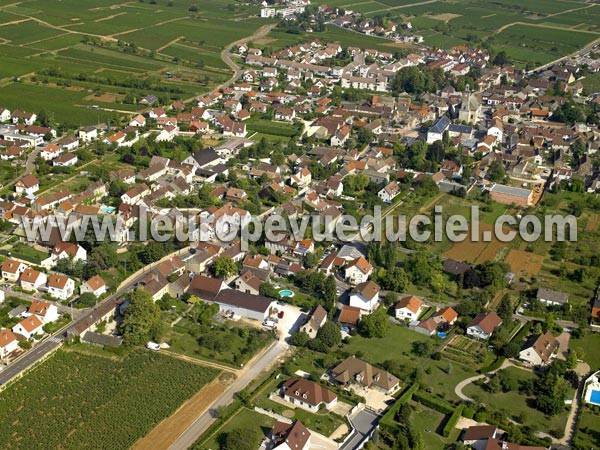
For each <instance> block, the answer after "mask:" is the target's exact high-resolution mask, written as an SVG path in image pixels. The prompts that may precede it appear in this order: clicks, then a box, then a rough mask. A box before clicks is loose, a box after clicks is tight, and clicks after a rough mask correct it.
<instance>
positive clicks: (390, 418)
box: [381, 383, 419, 426]
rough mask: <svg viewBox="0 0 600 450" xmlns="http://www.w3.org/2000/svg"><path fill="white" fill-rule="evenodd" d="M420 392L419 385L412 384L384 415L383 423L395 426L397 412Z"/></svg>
mask: <svg viewBox="0 0 600 450" xmlns="http://www.w3.org/2000/svg"><path fill="white" fill-rule="evenodd" d="M418 390H419V383H413V384H411V385H410V386H409V387H408V388H407V389H405V390H404V392H402V394H401V395H400V396H399V397H398V399H397V400H396V402H395V403H394V405H393V406H392V407H391V408H390V409H389V410H388V411H387V412H386V413H385V414H384V416H383V417H382V418H381V423H385V424H387V425H392V426H395V425H396V423H395V420H394V417H396V412H398V410H399V409H400V407H401V406H402V405H403V404H404V403H406V402H408V401H409V400H410V399H411V398H412V396H413V394H414V393H415V392H417V391H418Z"/></svg>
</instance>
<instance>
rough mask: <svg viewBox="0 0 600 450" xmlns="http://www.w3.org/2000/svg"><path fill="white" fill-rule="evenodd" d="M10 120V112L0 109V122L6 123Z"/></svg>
mask: <svg viewBox="0 0 600 450" xmlns="http://www.w3.org/2000/svg"><path fill="white" fill-rule="evenodd" d="M9 120H10V110H8V109H6V108H2V107H0V122H8V121H9Z"/></svg>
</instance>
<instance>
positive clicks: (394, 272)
mask: <svg viewBox="0 0 600 450" xmlns="http://www.w3.org/2000/svg"><path fill="white" fill-rule="evenodd" d="M408 281H409V280H408V274H407V273H406V271H405V270H404V269H403V268H402V267H397V266H393V267H390V268H389V269H388V270H387V271H386V273H385V275H384V277H383V279H382V280H381V284H382V286H383V287H384V288H385V289H387V290H389V291H396V292H406V288H407V287H408Z"/></svg>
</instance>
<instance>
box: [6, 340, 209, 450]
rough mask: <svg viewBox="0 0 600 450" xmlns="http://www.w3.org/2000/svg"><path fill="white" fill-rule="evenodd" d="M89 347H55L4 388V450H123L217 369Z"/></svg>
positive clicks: (144, 354)
mask: <svg viewBox="0 0 600 450" xmlns="http://www.w3.org/2000/svg"><path fill="white" fill-rule="evenodd" d="M93 353H94V354H84V353H80V352H79V351H74V350H71V351H65V350H59V351H58V352H57V353H56V354H55V355H54V356H52V357H51V358H50V359H49V360H48V361H47V362H45V363H44V364H42V365H40V366H39V367H37V368H36V369H34V370H33V371H32V372H31V373H29V374H27V375H25V377H23V378H22V379H20V380H18V381H16V382H15V383H14V384H12V385H10V386H9V387H7V388H6V390H5V391H4V392H3V393H2V397H3V408H2V410H1V411H0V418H1V420H2V423H5V424H8V423H10V424H11V426H5V427H2V429H1V431H0V446H1V447H2V448H4V449H14V448H39V444H40V442H43V443H44V446H45V448H63V449H85V448H89V449H92V448H128V447H130V446H131V445H132V444H133V443H134V442H135V441H136V440H137V439H138V438H140V437H142V436H144V435H146V434H147V433H148V431H150V430H151V429H152V427H153V426H154V425H156V424H157V423H158V422H160V421H161V420H162V419H164V418H165V417H168V416H169V415H171V414H172V413H173V412H174V411H175V410H176V409H177V408H178V407H179V406H180V405H181V404H182V403H183V402H184V401H185V400H186V399H188V398H189V397H191V396H192V395H193V394H194V393H195V392H196V391H198V390H199V389H200V388H201V387H202V386H203V385H204V384H206V383H208V382H209V381H210V380H211V379H213V378H214V377H215V376H216V375H217V371H215V370H212V369H208V368H204V367H199V366H197V365H194V364H189V363H186V362H183V361H180V360H178V359H174V358H170V357H167V356H163V355H158V354H154V353H150V352H147V351H141V350H138V351H134V352H132V353H130V354H128V355H127V356H125V357H124V358H123V359H119V358H117V357H115V356H114V355H113V356H112V357H103V356H98V355H100V354H107V355H111V354H110V353H107V352H104V351H101V350H95V351H94V352H93ZM150 394H151V397H152V401H148V400H149V395H150Z"/></svg>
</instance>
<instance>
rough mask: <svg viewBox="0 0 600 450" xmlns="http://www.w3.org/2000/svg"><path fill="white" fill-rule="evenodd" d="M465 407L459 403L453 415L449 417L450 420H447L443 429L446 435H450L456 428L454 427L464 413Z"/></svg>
mask: <svg viewBox="0 0 600 450" xmlns="http://www.w3.org/2000/svg"><path fill="white" fill-rule="evenodd" d="M463 408H464V405H462V404H461V405H458V406H457V407H456V409H455V410H454V412H453V413H452V415H451V416H450V418H449V419H448V422H446V425H445V426H444V430H443V431H442V434H443V436H444V437H448V436H450V433H452V430H453V429H454V427H456V424H457V423H458V419H460V416H461V415H462V412H463Z"/></svg>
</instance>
